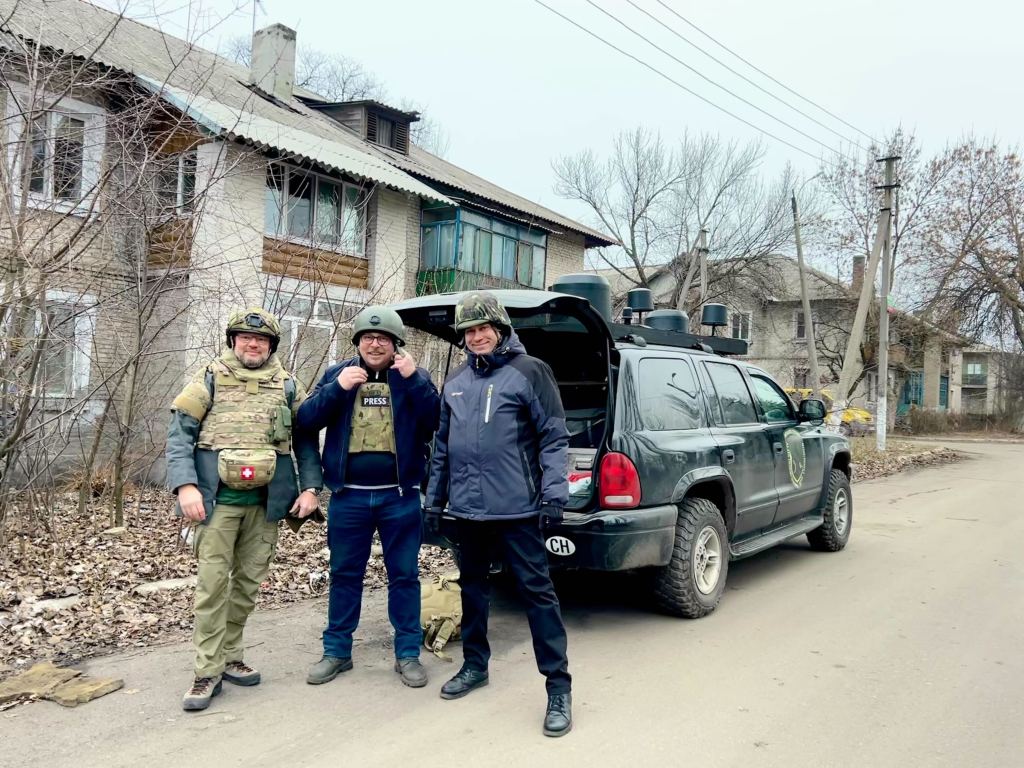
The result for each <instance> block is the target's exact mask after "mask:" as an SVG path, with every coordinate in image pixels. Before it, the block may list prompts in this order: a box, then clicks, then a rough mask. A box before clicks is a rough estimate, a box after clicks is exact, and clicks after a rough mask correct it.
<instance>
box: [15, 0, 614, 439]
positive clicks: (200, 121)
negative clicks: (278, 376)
mask: <svg viewBox="0 0 1024 768" xmlns="http://www.w3.org/2000/svg"><path fill="white" fill-rule="evenodd" d="M0 13H2V18H3V27H2V30H0V51H2V60H0V77H2V78H3V84H4V87H3V89H2V92H0V109H2V110H3V113H2V114H3V126H2V127H3V140H4V146H5V152H4V153H3V155H2V158H0V162H2V164H3V168H2V173H0V187H2V189H0V193H2V194H0V196H2V198H3V200H4V202H5V205H4V206H3V207H2V210H0V249H2V250H0V253H2V254H3V258H2V259H0V289H3V290H4V291H6V293H5V294H4V300H5V302H6V303H5V306H6V307H14V308H17V312H12V314H11V315H10V317H11V318H13V319H7V320H6V321H5V322H6V325H3V324H0V325H3V328H4V329H5V333H6V335H7V337H8V338H7V342H8V343H5V348H4V350H2V351H0V358H3V359H5V360H6V361H7V362H8V363H9V364H10V365H11V366H12V368H13V369H16V370H17V372H18V373H17V377H15V378H17V380H16V381H15V380H14V378H12V383H10V386H9V392H11V393H14V395H13V396H20V397H25V396H27V394H26V393H29V392H31V393H32V395H33V396H35V395H39V396H40V398H41V400H42V401H43V406H42V408H41V410H40V412H42V411H53V410H57V411H60V410H62V409H63V412H65V413H68V414H72V413H73V414H74V415H75V416H76V417H77V416H82V415H85V416H87V417H88V419H89V420H95V419H97V418H100V414H101V413H103V412H104V408H105V404H107V403H111V402H116V403H121V402H122V400H121V398H126V397H127V400H126V401H125V402H127V403H128V405H127V408H128V414H127V417H125V414H124V412H123V408H121V407H119V408H117V409H115V410H116V411H117V418H118V419H119V420H120V421H122V422H123V421H124V420H125V418H127V420H128V421H129V422H131V421H132V420H133V419H141V420H151V421H152V426H153V427H154V428H158V427H159V425H160V423H161V422H162V421H163V420H165V418H166V417H165V415H164V414H165V413H166V411H165V410H164V409H165V407H166V404H167V402H169V397H171V396H172V393H173V392H174V391H175V390H176V389H178V388H179V387H180V386H181V385H182V383H183V381H184V380H185V379H186V377H188V376H190V375H191V374H192V373H193V372H194V371H195V369H196V367H197V366H198V365H200V364H201V362H202V361H204V360H206V359H209V357H210V356H211V355H212V354H213V353H214V352H215V351H216V350H217V349H218V348H219V347H220V345H221V344H222V341H223V339H222V337H223V330H222V329H223V327H224V323H225V320H226V318H227V316H228V314H229V313H230V312H231V311H232V310H233V309H235V308H237V307H239V306H244V305H250V304H262V305H265V306H268V307H270V308H272V309H273V310H274V311H276V312H278V313H279V314H280V316H281V317H282V321H283V324H284V339H283V343H282V345H281V350H280V354H281V355H282V356H284V357H285V358H286V359H287V363H288V364H289V365H290V366H293V367H294V368H295V369H297V371H298V373H299V375H300V378H302V379H303V380H304V382H305V383H306V384H312V383H313V382H314V380H315V378H316V377H317V375H318V372H319V371H321V370H322V369H323V368H324V367H325V366H326V365H328V364H330V363H331V362H333V361H335V360H336V359H338V358H339V357H340V356H342V355H345V354H347V353H348V351H349V348H350V345H349V342H348V333H347V332H346V327H347V323H348V322H349V321H350V319H351V317H352V315H353V314H354V313H355V312H356V311H358V309H359V308H361V307H363V306H365V305H367V304H368V303H375V302H388V301H392V300H395V299H398V298H404V297H408V296H411V295H414V294H417V293H424V292H431V291H439V290H451V289H464V288H470V287H477V286H479V287H494V286H501V287H511V286H515V287H527V288H543V287H545V286H547V285H550V284H551V283H552V282H553V281H554V280H555V279H556V278H557V277H558V276H559V275H562V274H565V273H567V272H573V271H580V270H582V268H583V263H584V252H585V251H586V249H588V248H591V247H595V246H603V245H609V244H612V242H613V241H612V239H611V238H609V237H607V236H606V235H604V234H602V233H601V232H598V231H596V230H594V229H591V228H589V227H587V226H585V225H583V224H580V223H578V222H576V221H573V220H572V219H570V218H568V217H565V216H562V215H561V214H559V213H557V212H556V211H553V210H550V209H548V208H545V207H544V206H541V205H538V204H537V203H534V202H532V201H530V200H527V199H525V198H523V197H520V196H518V195H516V194H514V193H512V192H510V191H508V190H505V189H503V188H501V187H499V186H498V185H496V184H493V183H491V182H489V181H487V180H485V179H483V178H481V177H479V176H476V175H474V174H472V173H470V172H468V171H466V170H464V169H462V168H459V167H458V166H456V165H454V164H452V163H450V162H447V161H446V160H444V159H442V158H440V157H437V156H435V155H432V154H430V153H429V152H426V151H425V150H423V149H421V148H420V147H417V146H416V145H415V144H414V143H413V142H412V141H411V140H410V134H411V126H412V124H413V123H414V122H415V121H416V120H417V119H418V115H417V114H416V113H415V112H408V111H403V110H399V109H395V108H393V107H390V106H388V105H385V104H382V103H379V102H375V101H352V102H344V103H335V102H331V101H330V100H327V99H324V98H322V97H320V96H318V95H317V94H315V93H311V92H309V91H307V90H305V89H302V88H297V87H296V86H295V85H294V79H295V56H296V50H295V44H296V38H295V33H294V32H293V31H292V30H290V29H288V28H286V27H283V26H281V25H273V26H270V27H268V28H265V29H262V30H259V31H257V32H256V33H255V35H254V37H253V44H252V56H251V62H252V63H251V66H249V67H244V66H241V65H239V64H236V63H234V62H232V61H229V60H227V59H225V58H223V57H221V56H218V55H217V54H215V53H213V52H212V51H209V50H206V49H204V48H202V47H201V46H199V45H196V44H194V43H193V42H190V41H186V40H182V39H180V38H177V37H174V36H172V35H169V34H167V33H166V32H164V31H162V30H158V29H156V28H153V27H150V26H147V25H145V24H142V23H139V22H136V21H133V20H130V19H127V18H124V17H121V16H119V15H117V14H114V13H111V12H109V11H106V10H104V9H101V8H98V7H96V6H94V5H91V4H89V3H87V2H82V0H0ZM556 151H557V148H554V147H553V148H552V152H556ZM12 329H17V330H12ZM21 329H25V330H21ZM15 337H17V338H15ZM24 337H29V338H30V342H29V343H28V344H26V343H25V340H24ZM19 339H20V340H19ZM34 347H40V348H41V355H40V358H41V362H40V364H39V365H38V366H35V365H34V364H32V362H31V361H32V359H33V356H32V354H31V353H32V351H33V349H34ZM19 355H20V357H19ZM28 373H32V374H33V376H35V379H33V380H32V381H30V380H29V379H28V378H26V376H27V375H28ZM126 388H128V389H127V390H126ZM126 392H127V393H128V394H126ZM143 395H144V397H143ZM132 409H134V411H133V410H132ZM133 412H134V413H136V416H132V413H133ZM123 431H124V430H123V429H122V432H123ZM154 431H155V429H151V430H150V433H153V432H154ZM2 432H3V429H0V433H2ZM69 434H70V432H65V433H62V439H68V435H69ZM157 442H158V441H157Z"/></svg>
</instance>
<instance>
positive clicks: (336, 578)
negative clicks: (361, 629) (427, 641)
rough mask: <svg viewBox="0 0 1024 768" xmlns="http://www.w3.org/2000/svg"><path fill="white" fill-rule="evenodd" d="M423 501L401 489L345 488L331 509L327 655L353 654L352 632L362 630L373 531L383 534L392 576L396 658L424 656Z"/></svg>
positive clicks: (390, 606)
mask: <svg viewBox="0 0 1024 768" xmlns="http://www.w3.org/2000/svg"><path fill="white" fill-rule="evenodd" d="M422 522H423V521H422V514H421V512H420V498H419V494H418V493H416V492H415V491H406V492H405V495H404V496H400V495H399V493H398V489H397V488H387V489H384V490H379V491H365V490H357V489H354V488H345V489H343V490H341V491H340V492H338V493H335V494H333V495H332V496H331V503H330V506H329V507H328V508H327V544H328V546H330V548H331V593H330V598H329V600H328V603H327V629H326V630H324V655H325V656H336V657H338V658H345V657H348V656H351V655H352V633H353V632H355V631H356V627H357V626H358V625H359V610H360V608H361V606H362V601H363V578H364V576H365V575H366V561H367V560H368V559H369V557H370V544H371V543H372V541H373V532H374V530H375V529H376V530H377V531H379V532H380V543H381V546H382V547H383V548H384V566H385V568H387V572H388V618H389V619H390V620H391V626H393V627H394V628H395V657H396V658H399V659H406V658H416V657H418V656H419V655H420V643H422V642H423V630H422V629H421V628H420V581H419V561H418V559H417V558H418V556H419V551H420V539H421V536H422Z"/></svg>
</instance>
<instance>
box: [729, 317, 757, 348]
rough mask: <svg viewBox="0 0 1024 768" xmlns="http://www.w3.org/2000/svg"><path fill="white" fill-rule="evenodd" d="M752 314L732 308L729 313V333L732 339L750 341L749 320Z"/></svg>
mask: <svg viewBox="0 0 1024 768" xmlns="http://www.w3.org/2000/svg"><path fill="white" fill-rule="evenodd" d="M751 317H752V314H751V313H750V312H743V311H739V310H733V311H732V312H730V313H729V335H730V336H732V338H734V339H743V340H744V341H750V320H751Z"/></svg>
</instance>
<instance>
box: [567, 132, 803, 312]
mask: <svg viewBox="0 0 1024 768" xmlns="http://www.w3.org/2000/svg"><path fill="white" fill-rule="evenodd" d="M763 154H764V150H763V147H762V146H761V145H759V144H747V145H739V144H735V143H727V142H723V141H722V140H721V139H719V138H717V137H714V136H710V135H699V136H695V137H694V136H689V135H686V136H684V137H683V138H682V139H681V140H680V142H679V144H678V145H677V146H676V147H675V148H670V147H669V146H667V145H666V143H665V142H664V140H663V139H662V138H661V137H660V136H659V135H658V134H656V133H653V132H651V131H649V130H648V129H645V128H638V129H636V130H634V131H631V132H628V133H622V134H620V135H619V136H617V137H616V139H615V143H614V148H613V152H612V154H611V156H610V157H609V158H607V159H606V160H603V161H602V160H600V159H599V158H598V157H597V156H596V155H595V153H593V152H592V151H590V150H586V151H583V152H580V153H579V154H576V155H572V156H566V157H562V158H559V159H558V160H557V161H556V162H555V164H554V170H555V174H556V176H557V178H558V182H557V185H556V192H557V193H558V194H559V195H561V196H562V197H566V198H569V199H572V200H577V201H579V202H582V203H583V204H584V205H586V206H587V207H588V208H589V209H590V211H591V214H592V216H593V218H594V219H595V222H596V223H598V224H599V225H601V226H602V227H603V228H604V229H605V230H606V231H608V232H610V233H611V234H612V235H613V236H614V237H615V238H616V239H617V240H618V241H619V242H620V243H621V249H620V250H614V251H612V252H610V253H607V252H602V253H601V259H602V261H603V262H604V264H605V265H607V266H608V267H610V268H612V269H614V270H616V271H618V272H619V274H620V275H621V276H622V277H623V278H624V279H625V280H627V281H628V282H629V283H631V284H634V285H638V286H649V285H650V283H651V280H652V279H653V278H654V277H655V276H658V275H664V274H666V273H667V274H669V275H670V282H671V286H672V288H671V291H670V295H669V297H668V299H667V303H669V304H671V305H672V306H676V307H681V308H691V307H692V306H694V304H695V303H697V302H698V301H699V297H700V296H701V295H703V296H704V298H705V299H708V300H710V299H711V298H712V297H721V296H723V295H726V294H728V292H729V291H731V290H732V289H734V288H735V283H736V281H738V280H742V278H743V277H744V276H745V275H747V274H749V273H754V274H758V276H759V279H757V280H754V281H751V282H752V284H754V285H760V286H763V289H764V293H765V295H768V293H769V292H770V291H771V289H772V286H773V285H774V284H776V283H777V279H778V275H777V274H776V273H775V272H773V271H772V269H771V262H770V260H769V259H767V258H766V257H767V256H769V255H771V254H775V253H778V251H779V250H780V249H781V248H783V247H784V246H785V245H786V244H788V243H789V242H790V240H791V238H792V233H791V231H790V229H789V226H788V211H789V208H788V197H787V194H788V192H787V190H788V189H790V188H791V186H792V172H791V171H790V170H788V169H787V170H786V171H785V172H784V173H783V175H782V177H781V178H780V179H778V180H777V181H775V182H771V183H769V182H765V181H764V180H763V178H762V177H761V175H760V163H761V160H762V158H763ZM702 231H706V232H707V244H708V253H707V255H706V259H707V262H706V263H705V262H703V261H702V259H704V258H705V256H704V255H703V254H701V253H700V249H699V248H698V247H697V245H698V241H699V238H700V235H701V232H702ZM769 277H772V278H773V279H767V278H769ZM705 281H706V284H704V282H705ZM694 292H696V295H694Z"/></svg>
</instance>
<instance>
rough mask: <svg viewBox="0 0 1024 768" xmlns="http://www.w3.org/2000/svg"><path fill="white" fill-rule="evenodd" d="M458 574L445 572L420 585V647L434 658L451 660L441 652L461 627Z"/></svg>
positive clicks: (425, 580) (456, 637) (460, 589)
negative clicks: (421, 641)
mask: <svg viewBox="0 0 1024 768" xmlns="http://www.w3.org/2000/svg"><path fill="white" fill-rule="evenodd" d="M458 578H459V573H458V572H457V571H456V572H454V573H446V574H444V575H443V576H438V577H437V578H436V579H423V580H422V581H421V582H420V626H422V628H423V646H424V647H425V648H426V649H427V650H428V651H430V652H431V653H433V654H434V655H435V656H437V658H439V659H443V660H444V661H451V660H452V657H451V656H449V655H448V654H447V653H445V652H444V647H445V645H447V643H448V641H449V640H457V639H458V638H459V632H460V630H461V628H462V588H461V587H460V586H459V584H458Z"/></svg>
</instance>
